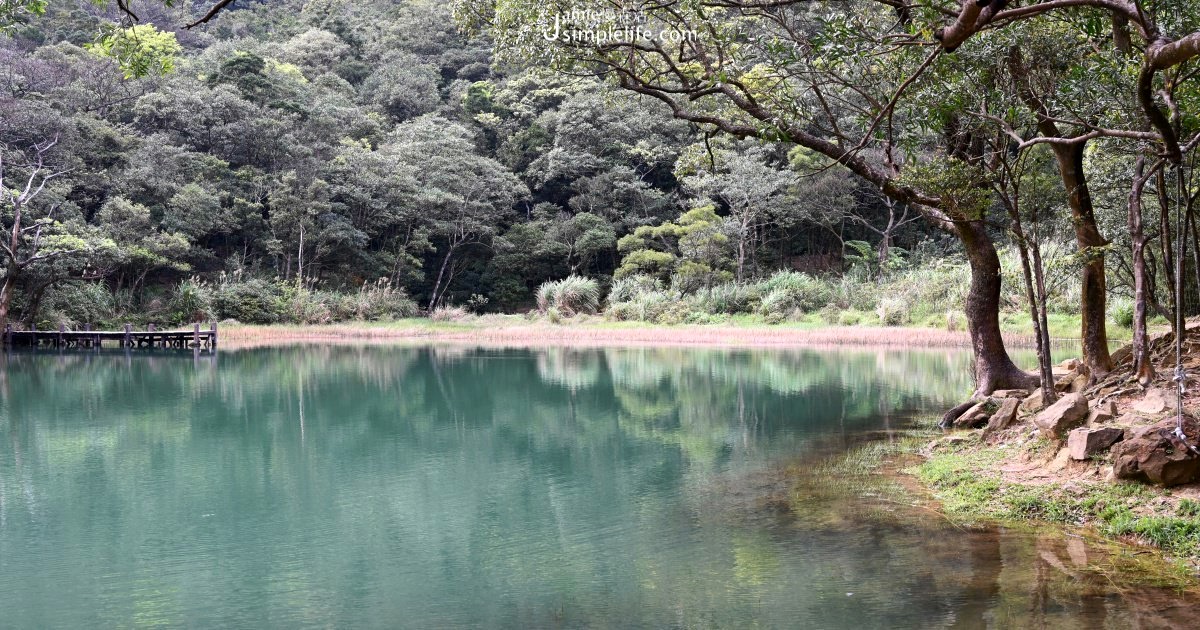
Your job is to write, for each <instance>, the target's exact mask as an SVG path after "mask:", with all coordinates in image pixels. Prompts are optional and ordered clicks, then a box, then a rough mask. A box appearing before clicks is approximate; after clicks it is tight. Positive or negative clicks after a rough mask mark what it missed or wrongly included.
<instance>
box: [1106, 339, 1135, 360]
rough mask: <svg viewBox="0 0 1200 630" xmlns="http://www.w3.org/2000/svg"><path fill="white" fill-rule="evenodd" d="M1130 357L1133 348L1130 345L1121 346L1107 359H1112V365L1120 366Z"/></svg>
mask: <svg viewBox="0 0 1200 630" xmlns="http://www.w3.org/2000/svg"><path fill="white" fill-rule="evenodd" d="M1132 356H1133V346H1132V345H1130V344H1126V345H1124V346H1121V347H1120V348H1117V349H1116V350H1114V351H1113V353H1112V354H1110V355H1109V357H1110V358H1111V359H1112V362H1113V365H1120V364H1121V363H1123V362H1124V361H1125V360H1126V359H1128V358H1130V357H1132Z"/></svg>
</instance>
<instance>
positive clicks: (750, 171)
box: [0, 1, 944, 326]
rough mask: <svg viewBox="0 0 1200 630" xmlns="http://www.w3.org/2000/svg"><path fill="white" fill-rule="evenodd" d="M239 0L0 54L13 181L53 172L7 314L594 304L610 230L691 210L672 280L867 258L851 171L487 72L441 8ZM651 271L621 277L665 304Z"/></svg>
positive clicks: (876, 214)
mask: <svg viewBox="0 0 1200 630" xmlns="http://www.w3.org/2000/svg"><path fill="white" fill-rule="evenodd" d="M235 8H236V9H237V10H230V11H228V12H226V13H223V14H222V15H221V17H220V19H219V20H216V21H214V22H212V23H211V24H210V25H208V26H207V27H205V28H203V29H193V30H190V31H189V30H184V29H181V28H174V29H171V25H172V17H173V16H172V14H169V13H168V14H164V15H157V14H156V13H155V12H156V11H157V12H162V11H169V10H168V9H164V8H163V7H155V6H147V7H142V8H141V9H142V11H143V13H142V15H141V16H140V17H141V18H142V20H143V22H149V21H151V20H154V21H157V22H158V23H159V24H160V25H161V28H162V30H161V31H160V30H158V28H156V27H153V26H144V25H139V26H136V27H134V28H133V29H131V30H130V31H127V32H126V34H124V35H122V37H123V38H131V39H134V40H136V46H133V47H131V49H134V48H136V50H133V52H130V53H129V54H127V55H125V56H122V55H121V54H120V53H119V52H118V53H112V46H111V45H110V46H109V47H108V48H107V49H104V48H103V47H101V46H97V45H96V42H97V41H99V38H101V36H102V35H101V34H103V33H105V32H106V31H105V30H104V29H105V28H106V26H105V25H107V24H109V23H110V21H111V20H113V19H114V18H115V17H116V15H118V13H117V9H116V7H112V8H110V9H108V10H107V11H105V10H103V9H100V8H97V7H95V6H94V5H93V4H91V3H89V2H86V1H80V2H57V3H51V4H50V5H49V6H48V12H47V14H46V15H45V16H41V17H37V18H28V19H25V20H23V22H22V23H19V24H18V25H17V26H16V27H15V28H13V29H12V30H11V37H9V38H5V39H0V46H2V49H0V56H2V58H0V76H2V80H3V93H2V94H0V138H2V139H3V145H4V147H5V149H4V157H5V164H6V166H7V167H8V168H7V170H6V172H5V180H4V181H5V185H6V186H7V187H8V188H10V189H14V190H21V189H23V187H24V183H25V180H26V179H27V178H28V176H29V175H30V168H29V167H28V166H27V165H28V164H30V163H34V164H40V165H41V171H40V172H39V173H38V174H36V175H35V176H34V183H35V187H34V188H35V189H36V188H37V187H38V186H40V185H41V181H42V178H44V177H47V176H52V179H49V180H48V181H46V183H45V188H44V189H43V190H42V191H41V192H40V194H38V195H36V197H32V198H31V199H30V200H29V201H28V202H27V205H28V207H27V209H26V213H27V216H26V217H25V218H24V223H25V225H26V227H29V226H34V225H36V226H38V227H37V228H36V229H37V231H38V233H39V234H40V238H41V242H40V243H39V244H38V245H37V252H34V251H33V248H32V247H30V248H28V249H27V250H26V251H25V252H24V253H21V252H18V258H20V259H21V261H22V264H21V266H20V267H19V268H17V269H16V273H13V271H12V270H11V269H12V268H10V271H9V276H8V278H9V280H11V287H10V289H9V291H11V294H12V299H13V302H12V305H11V313H12V315H11V317H12V318H13V319H14V320H16V321H18V322H20V323H23V324H24V325H30V324H41V325H42V326H46V325H50V326H56V325H57V324H58V323H60V322H61V323H66V324H67V325H69V326H71V325H78V324H82V323H96V324H99V323H107V322H116V321H123V320H132V321H145V320H150V321H160V322H163V321H186V320H190V319H193V318H197V317H206V318H211V317H222V318H234V319H238V320H242V321H247V322H271V321H280V320H290V321H299V322H313V323H319V322H321V321H328V320H333V319H347V318H370V319H376V318H381V317H398V316H403V315H410V314H412V313H413V312H414V310H415V305H414V304H413V303H410V302H409V301H408V300H406V299H404V297H403V296H405V295H407V296H410V297H411V298H412V299H413V300H414V301H415V302H416V305H419V306H420V307H421V308H433V307H435V306H437V305H440V304H457V305H464V306H470V308H472V309H475V310H501V311H509V312H511V311H524V310H528V309H529V308H531V307H532V306H534V295H533V293H534V290H536V288H537V287H538V286H539V285H540V284H541V283H542V282H544V281H547V280H555V279H560V278H563V277H565V276H567V275H569V274H577V275H580V276H587V277H590V278H594V279H597V280H599V281H600V283H601V285H607V284H608V282H609V280H610V279H611V278H612V276H613V274H614V272H615V271H617V270H618V267H619V266H620V264H621V253H619V252H618V241H619V240H620V239H622V238H623V237H626V236H627V235H630V234H632V233H633V232H634V230H636V229H637V228H639V227H641V226H657V225H660V224H663V223H668V222H671V221H676V220H678V218H679V217H680V215H683V214H684V213H686V212H687V211H689V210H692V209H693V208H696V207H703V206H715V214H713V213H710V215H706V218H705V221H706V223H705V224H704V226H703V227H704V231H705V233H711V234H709V237H710V240H713V239H715V241H714V243H712V246H713V247H712V248H716V249H714V251H712V252H709V253H708V258H711V259H712V260H704V261H701V262H700V263H697V264H695V265H693V267H692V268H691V275H692V276H693V277H690V278H686V277H685V278H681V280H683V282H684V284H685V285H689V284H690V285H696V286H699V285H711V284H714V283H716V284H720V283H724V282H728V281H735V280H736V281H750V280H754V279H758V278H760V277H764V276H766V275H769V274H770V273H771V272H772V271H774V270H776V269H780V268H789V267H793V266H794V267H796V268H799V269H803V270H808V271H815V272H826V271H837V270H840V269H841V268H842V266H843V263H844V261H845V258H844V254H845V253H847V252H849V253H852V254H858V255H861V254H865V255H867V256H868V258H870V259H871V264H873V265H874V264H876V263H875V262H874V261H875V257H876V256H877V255H878V253H877V252H875V251H874V248H875V247H877V246H878V243H879V242H880V240H881V236H880V234H879V231H882V230H885V229H888V227H887V226H888V216H887V215H888V206H886V205H885V204H884V203H883V202H882V200H881V197H880V196H879V195H876V194H872V193H871V192H870V191H869V190H867V189H865V188H864V187H863V186H862V185H861V184H860V183H859V182H857V181H856V180H855V178H853V176H852V175H850V174H849V173H848V172H845V171H834V172H829V171H819V170H818V168H817V167H814V166H813V165H812V164H810V162H811V161H812V160H811V159H810V157H809V156H808V155H807V154H806V153H801V152H796V151H791V148H790V147H787V146H781V145H764V144H763V143H760V142H757V141H744V142H740V141H736V140H734V139H731V138H729V137H728V136H718V135H715V134H713V133H712V132H711V131H710V130H706V129H702V128H700V127H699V126H698V125H694V124H689V123H687V122H684V121H679V120H675V119H673V118H672V116H671V114H670V111H669V110H667V109H666V108H665V107H663V106H662V105H661V104H659V103H657V102H653V101H651V100H650V99H644V98H636V97H635V98H631V97H630V96H629V95H627V94H623V93H619V92H618V90H616V89H615V88H613V87H611V86H609V85H608V84H607V83H605V82H604V81H603V80H602V79H601V78H599V77H596V76H589V74H588V73H581V74H580V75H578V76H564V75H561V74H557V73H554V72H552V71H550V70H548V69H539V68H536V67H530V68H525V69H521V70H517V69H507V70H506V69H504V68H498V67H495V66H494V64H493V60H492V57H491V43H490V41H489V40H488V39H487V38H486V36H485V35H480V36H477V37H474V38H467V37H465V36H464V35H462V34H460V33H459V31H458V29H457V27H456V25H455V23H454V22H453V20H452V19H451V15H450V11H449V9H448V8H447V7H446V6H445V5H444V4H440V3H437V2H423V1H418V2H404V3H394V2H363V3H359V2H354V3H349V2H324V1H317V2H299V1H294V2H293V1H280V2H275V1H272V2H261V3H250V2H246V3H238V4H237V5H236V6H235ZM175 23H176V24H178V21H176V22H175ZM117 50H118V51H120V50H121V48H120V43H119V42H118V46H117ZM106 53H108V54H106ZM892 211H893V212H894V213H895V215H896V216H895V218H894V220H893V223H894V224H896V225H894V226H893V227H892V228H891V230H890V231H889V233H888V234H887V236H888V237H889V240H891V243H892V245H893V246H898V247H900V248H909V249H911V248H913V247H915V246H916V245H917V244H919V243H920V242H921V241H922V239H923V238H925V235H926V233H928V232H929V229H928V226H923V225H921V224H919V223H914V222H913V221H911V219H912V218H914V217H912V216H909V217H907V218H906V219H905V220H900V214H901V211H900V210H896V209H895V208H893V209H892ZM5 212H6V213H7V215H8V216H7V218H6V223H5V225H6V227H11V226H12V223H11V220H12V208H11V207H6V208H5ZM901 224H902V225H901ZM660 240H661V239H660ZM692 240H696V238H695V237H694V238H693V239H692ZM843 241H859V242H863V245H859V244H858V243H852V244H851V245H852V248H850V249H847V248H846V247H845V246H844V243H843ZM866 241H871V242H872V245H871V249H872V251H870V252H868V251H865V250H864V251H858V250H855V249H853V246H858V247H859V248H860V249H863V246H864V245H865V242H866ZM31 245H32V244H31ZM927 245H929V244H927ZM645 247H648V246H646V245H643V246H642V248H645ZM683 247H684V248H685V249H686V248H687V244H686V239H685V244H684V246H683ZM712 248H710V249H712ZM635 249H639V248H635ZM929 250H930V251H931V252H941V251H944V250H943V248H940V247H933V246H930V247H929ZM902 251H903V250H901V249H893V250H892V251H891V253H890V255H889V253H888V252H887V251H884V252H883V254H884V256H885V258H883V260H884V262H885V264H887V262H888V261H890V260H893V259H897V255H898V253H899V252H902ZM655 256H656V257H655ZM655 256H649V252H647V253H646V255H644V256H643V257H642V260H641V263H640V265H641V266H640V267H639V266H638V265H639V263H637V262H636V261H633V262H629V263H627V266H629V267H630V270H629V271H630V272H631V273H632V272H633V271H641V272H651V273H656V274H658V273H659V272H663V273H661V275H662V280H663V282H664V283H665V284H667V285H669V284H670V279H671V275H672V274H671V272H672V266H671V261H670V260H663V257H664V256H672V254H668V253H666V252H657V251H656V252H655ZM39 257H41V258H40V259H38V258H39ZM684 257H685V258H686V255H685V256H684ZM34 259H37V260H34ZM897 260H898V259H897ZM656 265H657V266H656ZM660 267H661V268H660ZM684 271H685V273H684V276H687V273H686V272H687V270H686V269H685V270H684ZM701 276H702V277H701ZM708 276H713V277H712V278H709V277H708ZM688 288H694V287H688ZM333 293H338V294H342V297H339V296H337V295H334V294H333ZM6 295H7V294H6ZM263 298H271V299H263Z"/></svg>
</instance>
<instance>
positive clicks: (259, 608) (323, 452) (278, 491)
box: [0, 346, 1195, 628]
mask: <svg viewBox="0 0 1200 630" xmlns="http://www.w3.org/2000/svg"><path fill="white" fill-rule="evenodd" d="M0 361H2V362H3V363H0V627H6V628H7V627H14V628H44V627H89V626H103V627H109V626H162V625H165V626H194V627H215V626H223V627H255V628H270V627H288V628H291V627H314V626H321V627H331V626H332V627H418V628H425V627H461V626H489V627H560V626H562V627H581V626H587V627H647V626H648V627H738V628H745V627H756V626H760V627H821V628H863V627H979V626H993V627H1012V626H1022V627H1023V626H1027V625H1029V624H1053V626H1054V627H1097V626H1104V625H1106V624H1107V625H1109V626H1112V627H1126V626H1128V625H1137V624H1141V625H1150V626H1153V625H1155V624H1157V623H1159V622H1164V623H1173V622H1174V621H1177V620H1178V619H1186V618H1187V617H1184V616H1182V615H1184V614H1185V613H1187V611H1188V610H1189V607H1190V606H1194V605H1195V602H1194V601H1193V600H1190V599H1183V598H1180V597H1179V596H1177V595H1175V594H1174V593H1171V592H1168V591H1163V590H1158V589H1153V588H1134V587H1128V586H1123V587H1121V588H1120V589H1118V587H1117V586H1116V585H1115V584H1116V583H1115V582H1113V581H1110V580H1109V579H1108V578H1106V577H1104V576H1103V575H1099V574H1097V573H1096V572H1095V571H1092V570H1089V567H1092V566H1094V565H1096V563H1097V562H1098V560H1097V558H1100V557H1102V555H1101V554H1102V552H1101V551H1100V550H1097V549H1094V548H1091V547H1089V546H1087V545H1086V544H1085V543H1084V542H1083V541H1082V540H1080V539H1077V538H1072V537H1067V536H1063V535H1033V534H1029V533H1022V532H1012V531H1005V530H1000V529H994V528H993V529H986V530H981V531H965V530H961V529H959V528H957V527H956V526H954V525H953V524H950V523H948V522H947V521H946V520H945V519H942V518H940V517H937V516H936V515H934V514H932V513H922V512H920V511H919V510H917V511H912V510H907V509H906V508H903V507H897V510H898V512H899V513H898V514H884V515H880V514H879V513H878V512H879V510H878V505H879V504H878V502H874V503H871V505H867V502H866V501H865V500H864V499H863V498H861V497H858V496H857V495H855V493H853V492H851V493H846V495H845V496H841V497H838V498H836V499H835V501H834V502H833V503H831V502H830V501H829V500H828V497H825V498H824V499H822V500H815V499H814V500H812V501H810V502H806V501H805V500H804V499H803V498H801V499H800V500H799V501H797V502H796V503H795V504H794V511H788V510H784V509H780V507H779V502H778V501H776V500H775V498H777V497H779V496H781V494H784V493H787V492H788V491H789V489H790V486H788V485H785V482H783V481H781V478H780V475H779V474H778V472H777V471H778V470H779V469H780V468H781V467H782V466H784V465H786V464H791V463H795V462H800V467H801V468H804V467H805V462H808V461H815V460H817V459H820V458H822V457H824V456H826V455H828V454H830V453H836V452H839V451H840V450H843V449H845V448H847V447H848V446H849V445H851V444H855V443H858V442H861V441H862V440H864V439H866V437H867V436H871V437H872V438H874V439H878V438H882V439H887V438H888V436H891V435H897V434H899V432H902V431H903V430H904V428H905V427H906V426H907V425H908V418H910V417H912V415H913V414H914V413H918V412H921V411H923V410H935V409H938V408H942V407H944V406H945V405H946V403H948V402H950V401H957V400H958V399H960V398H962V397H963V396H965V395H966V394H967V393H968V392H969V390H970V375H969V358H968V357H967V355H965V354H963V353H961V352H958V351H893V350H888V351H847V352H817V351H811V350H789V351H782V350H778V351H777V350H771V351H759V350H756V351H727V350H698V349H678V348H674V349H629V348H624V349H587V350H570V349H563V348H553V349H545V350H485V349H473V348H468V347H462V346H439V347H428V348H406V347H390V348H389V347H378V346H376V347H366V348H356V347H296V348H283V349H259V350H249V351H240V352H228V351H223V352H222V353H221V354H220V355H219V356H218V357H216V358H215V359H213V358H211V357H207V356H202V357H200V358H199V359H194V358H193V356H192V355H191V354H187V353H184V354H181V355H175V354H145V353H133V354H132V355H129V356H127V355H124V354H119V353H118V354H97V355H87V354H66V355H59V354H53V353H43V354H37V355H35V354H13V355H10V356H8V357H7V358H4V359H0ZM789 483H790V482H789ZM860 503H861V505H860ZM910 511H911V512H913V513H912V514H909V513H908V512H910ZM1176 614H1178V615H1181V616H1180V617H1178V618H1176V617H1172V615H1176Z"/></svg>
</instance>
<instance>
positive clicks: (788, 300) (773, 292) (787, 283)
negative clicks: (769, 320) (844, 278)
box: [757, 271, 833, 317]
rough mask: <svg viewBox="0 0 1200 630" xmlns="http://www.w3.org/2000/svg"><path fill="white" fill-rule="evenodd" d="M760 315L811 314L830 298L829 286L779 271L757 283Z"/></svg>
mask: <svg viewBox="0 0 1200 630" xmlns="http://www.w3.org/2000/svg"><path fill="white" fill-rule="evenodd" d="M757 290H758V293H759V294H760V295H761V296H762V301H761V303H760V304H759V312H761V313H762V314H764V315H771V316H775V317H787V316H788V315H790V314H791V313H792V312H794V311H800V312H805V313H807V312H813V311H816V310H819V309H820V308H821V307H823V306H825V305H826V304H828V303H829V302H830V300H832V299H833V292H832V291H831V290H830V288H829V285H828V284H826V283H825V282H822V281H821V280H818V279H817V278H814V277H812V276H810V275H808V274H804V273H800V272H798V271H778V272H776V273H775V274H773V275H772V276H771V277H769V278H767V279H766V280H763V281H762V282H760V283H758V287H757Z"/></svg>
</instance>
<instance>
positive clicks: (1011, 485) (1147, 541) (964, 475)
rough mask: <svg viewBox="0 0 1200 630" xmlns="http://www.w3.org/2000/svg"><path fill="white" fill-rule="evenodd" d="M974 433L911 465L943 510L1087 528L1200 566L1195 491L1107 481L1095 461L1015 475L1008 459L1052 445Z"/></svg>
mask: <svg viewBox="0 0 1200 630" xmlns="http://www.w3.org/2000/svg"><path fill="white" fill-rule="evenodd" d="M974 437H975V436H974V435H973V436H972V437H971V438H967V439H964V440H962V441H958V440H954V441H953V442H940V443H938V445H937V447H936V448H934V449H933V450H932V452H930V453H929V454H928V459H926V460H925V461H924V462H923V463H921V464H920V465H918V466H915V467H913V468H911V469H910V472H911V473H912V474H914V475H916V477H917V478H918V479H919V480H920V481H921V482H922V483H923V484H925V485H926V486H927V487H929V488H930V489H931V490H932V491H933V493H934V496H936V497H937V498H938V500H939V501H940V502H941V504H942V506H943V509H944V510H945V512H946V514H947V515H950V516H951V517H956V518H959V519H962V520H966V521H971V520H975V519H983V518H988V519H999V520H1007V521H1036V522H1042V523H1057V524H1062V525H1067V526H1072V527H1085V526H1086V527H1090V528H1092V529H1094V530H1095V531H1096V532H1098V533H1099V534H1101V535H1103V536H1105V537H1107V538H1111V539H1115V540H1121V541H1125V542H1132V543H1135V544H1139V545H1149V546H1153V547H1157V548H1159V549H1161V550H1162V551H1163V552H1165V553H1166V554H1168V555H1169V556H1170V557H1171V558H1173V560H1174V564H1175V565H1176V567H1177V568H1178V569H1179V570H1180V571H1184V572H1185V573H1190V574H1196V573H1197V572H1198V571H1200V497H1198V496H1197V494H1198V492H1197V489H1195V488H1187V489H1180V488H1176V489H1174V490H1168V489H1163V488H1158V487H1155V486H1149V485H1145V484H1140V483H1128V482H1125V483H1119V482H1118V483H1114V482H1108V481H1105V480H1104V479H1103V478H1102V477H1101V475H1100V474H1099V473H1100V470H1101V463H1100V462H1099V461H1094V462H1082V463H1080V464H1078V465H1076V466H1077V467H1076V469H1075V470H1069V471H1065V472H1064V473H1063V474H1061V475H1057V476H1054V477H1051V478H1048V479H1033V478H1021V476H1020V472H1021V468H1022V467H1021V466H1020V465H1019V464H1018V465H1014V464H1013V462H1036V461H1037V460H1039V459H1043V458H1044V457H1045V454H1046V453H1047V452H1052V451H1053V449H1054V447H1053V445H1052V444H1050V443H1049V442H1047V441H1045V440H1042V439H1040V438H1035V439H1031V440H1029V441H1027V442H1026V443H1024V444H1000V445H988V444H983V443H980V442H978V441H977V440H976V439H974ZM1006 463H1007V464H1008V465H1006Z"/></svg>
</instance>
